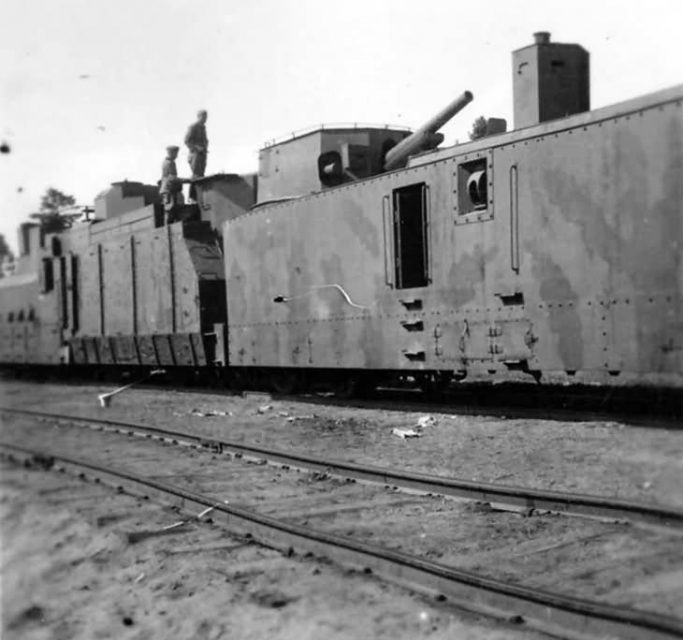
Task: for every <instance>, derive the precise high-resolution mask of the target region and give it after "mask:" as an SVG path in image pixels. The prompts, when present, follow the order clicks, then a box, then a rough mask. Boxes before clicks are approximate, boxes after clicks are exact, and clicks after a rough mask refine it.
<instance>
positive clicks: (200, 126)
mask: <svg viewBox="0 0 683 640" xmlns="http://www.w3.org/2000/svg"><path fill="white" fill-rule="evenodd" d="M207 117H208V114H207V112H206V111H204V110H201V111H198V112H197V121H196V122H194V123H193V124H191V125H190V127H189V128H188V130H187V133H186V134H185V144H186V145H187V148H188V150H189V152H190V153H189V155H188V158H187V159H188V162H189V163H190V169H192V177H193V178H202V177H204V172H205V171H206V155H207V153H208V150H209V140H208V138H207V137H206V119H207ZM194 191H195V189H194V185H192V186H191V187H190V197H191V198H192V199H194V195H195V194H194Z"/></svg>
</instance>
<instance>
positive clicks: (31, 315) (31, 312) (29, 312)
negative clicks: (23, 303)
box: [28, 307, 36, 322]
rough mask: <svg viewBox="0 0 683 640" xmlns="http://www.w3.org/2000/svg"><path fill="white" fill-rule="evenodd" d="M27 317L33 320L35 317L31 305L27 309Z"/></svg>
mask: <svg viewBox="0 0 683 640" xmlns="http://www.w3.org/2000/svg"><path fill="white" fill-rule="evenodd" d="M28 319H29V320H30V321H31V322H33V321H34V320H35V319H36V310H35V309H34V308H33V307H30V308H29V310H28Z"/></svg>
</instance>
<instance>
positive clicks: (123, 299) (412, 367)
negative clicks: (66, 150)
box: [0, 32, 683, 391]
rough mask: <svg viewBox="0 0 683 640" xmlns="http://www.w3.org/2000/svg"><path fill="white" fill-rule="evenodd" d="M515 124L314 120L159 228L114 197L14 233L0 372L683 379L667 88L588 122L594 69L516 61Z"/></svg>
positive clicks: (543, 57)
mask: <svg viewBox="0 0 683 640" xmlns="http://www.w3.org/2000/svg"><path fill="white" fill-rule="evenodd" d="M512 63H513V64H512V66H513V94H514V96H513V98H514V124H515V127H514V128H513V129H512V130H510V131H507V124H506V123H505V121H504V120H500V119H496V118H490V119H489V120H488V121H487V130H486V135H485V136H483V137H481V138H478V139H476V140H472V141H470V142H466V143H461V144H455V145H452V146H445V147H443V146H439V145H441V144H442V143H443V135H442V134H440V133H439V132H438V130H439V129H440V128H441V127H442V126H443V125H444V124H445V122H447V121H448V120H449V119H450V118H451V117H453V116H454V115H455V114H456V113H457V112H458V111H460V110H461V109H462V108H464V107H465V106H466V105H467V103H468V102H469V101H470V100H471V99H472V95H471V94H470V93H469V92H465V93H464V94H462V95H461V96H460V97H458V98H457V99H455V100H454V101H453V102H452V103H451V104H449V105H448V106H447V107H446V108H445V109H443V110H442V111H441V112H439V113H438V114H437V115H436V116H435V117H434V118H432V119H430V120H429V121H428V122H427V123H425V125H423V126H422V127H420V128H418V129H417V130H416V131H414V132H411V131H410V130H405V129H403V128H399V127H389V126H386V127H363V126H355V125H354V126H352V127H332V128H325V127H319V128H314V129H311V130H308V131H305V132H302V133H299V134H296V135H293V136H291V137H289V138H287V139H284V140H280V141H274V142H271V143H269V144H268V145H266V146H265V147H264V148H263V149H262V150H261V151H260V154H259V170H258V174H256V175H246V176H240V175H235V174H217V175H211V176H207V177H205V178H201V179H198V180H196V181H195V185H194V186H195V189H196V204H192V205H184V206H182V207H181V208H180V210H179V211H178V212H176V218H177V220H178V221H177V222H173V223H170V224H169V223H166V222H165V220H164V216H163V210H162V207H161V204H160V200H159V195H158V191H157V189H156V187H154V186H150V185H144V184H141V183H136V182H128V181H124V182H117V183H114V184H113V185H112V186H111V188H109V189H108V190H107V191H105V192H103V193H102V194H100V195H99V196H98V197H97V199H96V201H95V217H94V219H92V220H90V221H87V222H83V223H81V224H78V225H75V226H74V227H73V228H71V229H68V230H65V231H63V232H61V233H57V234H45V233H43V232H42V230H41V228H40V227H39V226H36V225H33V224H30V223H26V224H24V225H22V226H21V228H20V244H21V254H22V255H21V257H20V258H19V261H18V267H17V269H16V272H15V274H14V275H12V276H10V277H6V278H3V279H0V362H1V363H3V364H4V365H6V366H13V367H21V366H28V365H59V366H61V367H65V368H74V369H80V370H82V369H83V368H84V367H94V368H96V369H97V370H101V369H103V368H104V369H106V368H111V369H119V370H120V369H124V370H130V369H133V368H142V369H151V368H156V367H163V368H164V369H171V368H174V369H178V370H183V371H198V370H199V371H210V372H213V373H215V374H218V375H220V376H223V377H226V378H229V379H230V380H231V381H233V382H239V381H242V382H243V383H244V381H248V382H250V383H251V382H254V381H258V380H260V381H262V380H263V379H264V378H265V379H267V380H269V381H270V382H271V383H272V385H273V386H275V388H276V389H278V390H285V389H286V390H289V389H293V388H294V387H296V386H297V385H302V384H311V383H313V382H315V383H325V384H330V385H334V386H336V387H338V388H347V387H348V386H349V385H358V384H380V383H383V382H384V381H392V380H394V381H395V380H397V379H398V380H403V381H405V380H409V381H414V382H416V383H417V384H419V385H422V386H427V387H433V386H435V385H437V386H442V385H448V384H450V383H452V382H453V381H458V382H460V383H461V384H466V383H467V382H470V381H475V382H477V381H484V382H486V381H488V382H525V381H530V382H533V383H534V384H537V383H541V384H548V385H557V384H559V385H599V386H601V387H607V388H615V387H622V388H627V389H628V388H632V387H639V388H642V387H649V388H651V389H667V390H674V391H677V390H680V389H681V387H683V260H682V259H681V248H682V243H683V180H681V177H682V176H683V111H682V109H681V101H682V100H683V85H679V86H676V87H673V88H670V89H666V90H663V91H659V92H656V93H652V94H649V95H645V96H642V97H638V98H635V99H632V100H630V101H627V102H623V103H620V104H617V105H613V106H608V107H605V108H601V109H598V110H592V111H591V110H590V86H589V54H588V52H587V51H586V50H585V49H583V48H582V47H581V46H579V45H575V44H561V43H555V42H552V41H551V40H550V35H549V34H548V33H547V32H540V33H537V34H534V41H533V43H532V44H530V45H528V46H525V47H522V48H521V49H518V50H516V51H514V52H513V53H512Z"/></svg>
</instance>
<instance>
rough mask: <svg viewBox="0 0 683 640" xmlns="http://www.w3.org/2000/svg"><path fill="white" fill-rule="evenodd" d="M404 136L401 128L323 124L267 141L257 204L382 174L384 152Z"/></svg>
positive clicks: (405, 131)
mask: <svg viewBox="0 0 683 640" xmlns="http://www.w3.org/2000/svg"><path fill="white" fill-rule="evenodd" d="M408 135H410V130H409V129H403V128H400V127H388V126H387V127H365V126H353V127H330V128H326V127H321V128H318V129H314V130H310V131H306V132H304V133H301V134H295V135H293V136H292V137H291V138H288V139H286V140H283V141H278V142H274V143H271V144H269V145H266V146H265V147H264V148H263V149H261V151H260V152H259V174H258V202H259V203H262V202H268V201H270V200H277V199H279V198H288V197H293V196H301V195H306V194H309V193H314V192H316V191H320V190H322V189H325V188H328V187H334V186H338V185H340V184H343V183H344V182H350V181H352V180H357V179H360V178H368V177H370V176H374V175H377V174H378V173H382V171H384V159H385V156H386V154H387V152H388V151H389V150H390V149H391V148H392V147H394V146H395V145H396V144H398V143H399V142H400V141H401V140H403V139H404V138H406V137H407V136H408Z"/></svg>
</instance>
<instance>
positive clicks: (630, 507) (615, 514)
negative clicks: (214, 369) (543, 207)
mask: <svg viewBox="0 0 683 640" xmlns="http://www.w3.org/2000/svg"><path fill="white" fill-rule="evenodd" d="M0 413H13V414H17V415H26V416H31V417H36V418H42V419H50V420H56V421H62V422H69V423H86V424H91V425H97V426H99V427H101V428H104V429H108V430H112V431H118V432H124V433H128V434H129V435H141V436H145V437H151V436H156V437H158V438H163V439H166V440H169V441H171V442H174V443H181V444H186V445H189V446H198V447H202V448H206V449H210V450H212V451H215V452H219V453H224V452H229V453H231V454H233V455H238V456H243V457H246V458H256V459H260V460H267V461H269V462H272V463H277V464H280V465H283V466H290V467H297V468H301V469H306V470H311V471H322V472H325V473H329V474H330V475H334V476H341V477H344V478H353V479H355V480H361V481H365V482H372V483H378V484H386V485H391V486H395V487H399V488H401V489H410V490H413V491H419V492H422V493H431V494H439V495H445V496H451V497H456V498H464V499H467V500H477V501H481V502H488V503H491V504H492V505H494V506H497V505H501V506H509V507H512V508H515V509H525V510H540V511H553V512H557V513H563V514H568V515H579V516H589V517H596V518H602V519H617V520H628V521H631V522H634V523H645V524H649V525H658V526H668V527H676V528H683V510H682V509H676V508H673V507H665V506H660V505H656V504H646V503H643V502H635V501H629V500H624V499H621V498H612V497H604V496H596V495H586V494H580V493H564V492H560V491H549V490H544V489H534V488H530V487H517V486H513V485H502V484H495V483H490V482H473V481H469V480H464V479H458V478H447V477H442V476H435V475H430V474H423V473H415V472H408V471H394V470H392V469H387V468H383V467H374V466H366V465H361V464H357V463H354V462H345V461H341V460H333V459H330V458H315V457H312V456H308V455H305V454H299V453H290V452H285V451H278V450H276V449H270V448H266V447H257V446H252V445H247V444H240V443H237V442H231V441H228V440H222V439H218V438H209V437H205V436H201V435H198V434H192V433H187V432H183V431H175V430H171V429H163V428H161V427H153V426H147V425H141V424H135V423H131V422H123V421H119V420H109V419H102V418H89V417H83V416H69V415H64V414H58V413H46V412H42V411H33V410H28V409H15V408H8V407H0Z"/></svg>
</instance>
